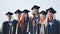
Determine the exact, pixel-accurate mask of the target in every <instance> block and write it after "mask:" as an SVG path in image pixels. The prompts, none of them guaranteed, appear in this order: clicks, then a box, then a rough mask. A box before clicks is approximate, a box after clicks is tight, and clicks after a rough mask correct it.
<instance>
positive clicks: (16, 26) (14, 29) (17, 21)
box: [13, 9, 22, 34]
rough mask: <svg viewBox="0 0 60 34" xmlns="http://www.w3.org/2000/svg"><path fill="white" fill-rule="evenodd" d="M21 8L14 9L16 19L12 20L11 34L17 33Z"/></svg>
mask: <svg viewBox="0 0 60 34" xmlns="http://www.w3.org/2000/svg"><path fill="white" fill-rule="evenodd" d="M21 13H22V12H21V10H19V9H18V10H16V11H15V14H16V17H17V19H15V20H13V34H18V23H19V21H20V17H21Z"/></svg>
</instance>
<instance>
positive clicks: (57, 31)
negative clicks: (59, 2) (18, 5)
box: [2, 5, 60, 34]
mask: <svg viewBox="0 0 60 34" xmlns="http://www.w3.org/2000/svg"><path fill="white" fill-rule="evenodd" d="M39 8H40V7H39V6H37V5H34V6H33V7H32V8H31V10H32V15H33V16H32V17H29V14H28V13H29V12H30V11H29V10H27V9H25V10H23V11H21V10H19V9H18V10H16V11H15V13H14V14H16V18H17V19H14V20H13V21H11V18H12V15H13V13H12V12H7V13H6V15H7V17H8V21H5V22H3V27H2V31H3V34H60V24H59V22H58V21H57V20H56V19H54V14H55V13H56V11H55V10H54V9H53V8H52V7H50V8H48V9H47V10H46V11H43V10H42V11H40V12H39Z"/></svg>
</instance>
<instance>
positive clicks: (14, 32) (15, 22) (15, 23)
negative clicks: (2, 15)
mask: <svg viewBox="0 0 60 34" xmlns="http://www.w3.org/2000/svg"><path fill="white" fill-rule="evenodd" d="M17 23H18V21H17V20H13V34H16V26H17Z"/></svg>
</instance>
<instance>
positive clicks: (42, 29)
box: [37, 11, 46, 34]
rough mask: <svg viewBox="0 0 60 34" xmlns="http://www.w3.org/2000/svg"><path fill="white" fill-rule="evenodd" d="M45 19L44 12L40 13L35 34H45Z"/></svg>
mask: <svg viewBox="0 0 60 34" xmlns="http://www.w3.org/2000/svg"><path fill="white" fill-rule="evenodd" d="M45 18H46V12H45V11H41V12H40V20H39V23H38V32H37V34H45V24H44V21H45Z"/></svg>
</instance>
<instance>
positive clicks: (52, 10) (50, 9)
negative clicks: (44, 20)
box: [46, 7, 56, 14]
mask: <svg viewBox="0 0 60 34" xmlns="http://www.w3.org/2000/svg"><path fill="white" fill-rule="evenodd" d="M48 11H49V12H51V13H53V14H55V13H56V11H55V10H54V9H53V8H52V7H50V8H49V9H47V10H46V12H47V13H48Z"/></svg>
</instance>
